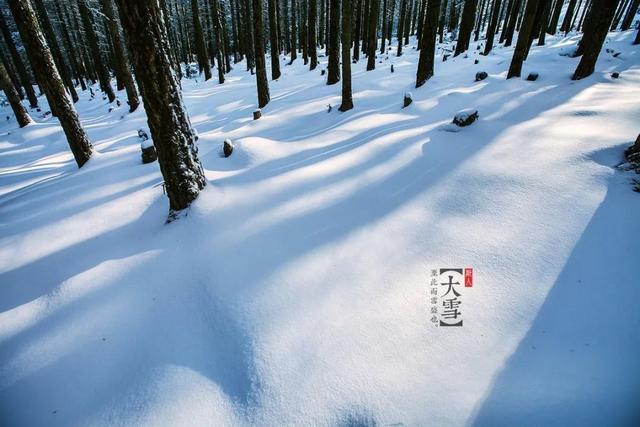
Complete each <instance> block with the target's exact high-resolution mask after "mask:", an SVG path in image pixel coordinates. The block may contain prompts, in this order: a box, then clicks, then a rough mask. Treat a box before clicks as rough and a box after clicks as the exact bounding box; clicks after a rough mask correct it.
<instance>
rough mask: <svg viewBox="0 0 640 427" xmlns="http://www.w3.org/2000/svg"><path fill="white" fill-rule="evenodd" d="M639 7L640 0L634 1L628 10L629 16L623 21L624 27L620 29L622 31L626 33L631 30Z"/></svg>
mask: <svg viewBox="0 0 640 427" xmlns="http://www.w3.org/2000/svg"><path fill="white" fill-rule="evenodd" d="M639 5H640V0H633V2H632V3H631V6H629V9H627V14H626V15H625V16H624V19H623V20H622V26H621V27H620V29H621V30H622V31H626V30H628V29H629V28H631V23H632V22H633V18H634V17H635V16H636V13H637V12H638V6H639Z"/></svg>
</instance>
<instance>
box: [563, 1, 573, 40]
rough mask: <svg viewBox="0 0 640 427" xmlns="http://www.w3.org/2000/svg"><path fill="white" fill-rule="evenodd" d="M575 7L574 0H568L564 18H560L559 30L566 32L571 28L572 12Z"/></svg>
mask: <svg viewBox="0 0 640 427" xmlns="http://www.w3.org/2000/svg"><path fill="white" fill-rule="evenodd" d="M575 9H576V0H569V5H568V6H567V10H566V12H565V13H564V19H563V20H562V26H561V27H560V31H562V32H564V33H568V32H569V30H570V29H571V21H572V20H573V14H574V13H575Z"/></svg>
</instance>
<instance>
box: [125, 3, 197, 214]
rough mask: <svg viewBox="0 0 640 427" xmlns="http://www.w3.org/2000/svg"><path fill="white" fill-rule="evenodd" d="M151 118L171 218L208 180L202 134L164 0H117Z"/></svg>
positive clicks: (145, 103) (151, 128) (195, 195)
mask: <svg viewBox="0 0 640 427" xmlns="http://www.w3.org/2000/svg"><path fill="white" fill-rule="evenodd" d="M117 3H118V7H119V9H120V21H121V22H122V27H123V28H124V33H125V37H126V40H127V43H128V45H129V51H130V52H131V55H132V57H131V60H132V63H133V66H134V69H135V76H136V80H137V82H138V87H139V88H140V92H141V93H142V99H143V101H144V105H145V110H146V112H147V123H148V124H149V130H150V131H151V137H152V138H153V145H154V146H155V148H156V151H157V152H158V163H159V165H160V171H161V172H162V176H163V177H164V186H165V189H166V192H167V196H168V197H169V207H170V213H169V220H172V219H174V218H175V217H176V214H177V212H179V211H180V210H182V209H185V208H187V207H188V206H189V205H190V204H191V202H193V201H194V200H195V199H196V198H197V197H198V194H199V193H200V190H202V189H203V188H204V186H205V185H206V183H207V181H206V179H205V176H204V171H203V170H202V165H201V164H200V160H199V159H198V154H197V153H198V148H197V146H196V136H195V132H194V131H193V128H192V127H191V122H190V121H189V116H188V114H187V111H186V109H185V107H184V103H183V101H182V95H181V94H180V87H179V85H178V81H177V79H176V75H175V70H174V69H173V66H172V64H171V60H170V59H169V49H170V46H169V43H168V40H167V33H166V29H165V27H164V22H163V19H162V12H161V11H160V7H159V5H158V0H136V1H131V0H117Z"/></svg>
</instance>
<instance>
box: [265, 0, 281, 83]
mask: <svg viewBox="0 0 640 427" xmlns="http://www.w3.org/2000/svg"><path fill="white" fill-rule="evenodd" d="M268 7H269V44H270V45H271V46H270V48H271V80H277V79H279V78H280V51H279V49H278V28H277V26H278V19H277V17H276V0H269V4H268Z"/></svg>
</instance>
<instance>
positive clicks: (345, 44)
mask: <svg viewBox="0 0 640 427" xmlns="http://www.w3.org/2000/svg"><path fill="white" fill-rule="evenodd" d="M351 14H352V10H351V0H342V104H340V108H339V110H340V111H348V110H351V109H352V108H353V99H352V95H351Z"/></svg>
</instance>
